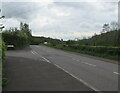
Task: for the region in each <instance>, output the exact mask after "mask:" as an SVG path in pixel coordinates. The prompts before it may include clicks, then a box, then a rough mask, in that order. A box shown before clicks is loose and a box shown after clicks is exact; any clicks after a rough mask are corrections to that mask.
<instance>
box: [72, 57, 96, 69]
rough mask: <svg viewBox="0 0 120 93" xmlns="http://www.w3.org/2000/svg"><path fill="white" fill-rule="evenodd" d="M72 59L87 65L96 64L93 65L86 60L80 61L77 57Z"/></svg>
mask: <svg viewBox="0 0 120 93" xmlns="http://www.w3.org/2000/svg"><path fill="white" fill-rule="evenodd" d="M72 60H75V61H79V62H80V63H83V64H86V65H89V66H93V67H96V65H94V64H90V63H87V62H82V61H80V60H78V59H75V58H72Z"/></svg>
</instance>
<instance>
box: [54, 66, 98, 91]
mask: <svg viewBox="0 0 120 93" xmlns="http://www.w3.org/2000/svg"><path fill="white" fill-rule="evenodd" d="M54 65H55V66H57V67H58V68H60V69H62V70H63V71H64V72H66V73H67V74H69V75H71V76H72V77H74V78H75V79H77V80H78V81H80V82H82V83H83V84H84V85H86V86H88V87H89V88H91V89H93V90H94V91H99V90H98V89H96V88H94V87H93V86H92V85H90V84H88V83H87V82H85V81H84V80H82V79H80V78H78V77H76V76H74V75H73V74H71V73H70V72H68V71H66V70H65V69H63V68H62V67H60V66H58V65H57V64H54Z"/></svg>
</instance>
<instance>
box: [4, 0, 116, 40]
mask: <svg viewBox="0 0 120 93" xmlns="http://www.w3.org/2000/svg"><path fill="white" fill-rule="evenodd" d="M24 1H25V0H24ZM88 1H89V0H87V2H70V1H67V2H62V1H61V2H58V1H50V2H48V1H47V2H13V0H12V1H11V2H7V0H6V2H2V14H3V15H5V17H6V18H5V19H4V20H3V24H4V25H5V27H6V29H8V28H10V27H19V24H20V22H21V21H22V22H26V23H28V24H29V25H30V29H31V30H32V34H33V35H34V36H45V37H52V38H59V39H64V40H68V39H75V38H83V37H84V36H85V37H88V36H92V35H94V33H98V34H99V32H100V31H101V30H102V25H103V24H104V23H110V22H111V21H117V20H118V3H117V2H97V0H93V1H95V2H88Z"/></svg>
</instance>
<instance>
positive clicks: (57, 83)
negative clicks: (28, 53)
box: [3, 56, 94, 93]
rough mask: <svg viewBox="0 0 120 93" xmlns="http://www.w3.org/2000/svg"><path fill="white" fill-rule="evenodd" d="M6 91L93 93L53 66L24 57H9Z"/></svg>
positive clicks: (4, 89)
mask: <svg viewBox="0 0 120 93" xmlns="http://www.w3.org/2000/svg"><path fill="white" fill-rule="evenodd" d="M6 72H7V73H6V75H7V77H9V78H10V82H9V83H8V85H7V86H5V87H4V88H3V92H4V91H93V90H92V89H90V88H88V87H87V86H85V85H84V84H83V83H81V82H80V81H78V80H77V79H75V78H73V77H72V76H70V75H69V74H67V73H66V72H64V71H63V70H61V69H59V68H57V67H56V66H54V65H53V64H50V63H47V62H45V61H41V60H35V59H32V58H24V57H15V56H8V57H7V65H6ZM93 93H94V92H93Z"/></svg>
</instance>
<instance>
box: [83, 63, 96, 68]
mask: <svg viewBox="0 0 120 93" xmlns="http://www.w3.org/2000/svg"><path fill="white" fill-rule="evenodd" d="M84 64H86V65H89V66H93V67H96V65H94V64H90V63H87V62H84Z"/></svg>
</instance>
